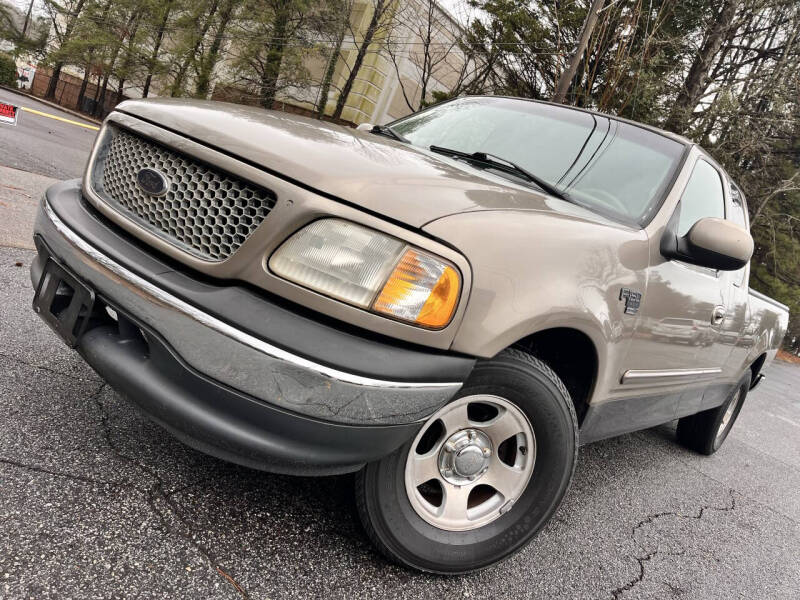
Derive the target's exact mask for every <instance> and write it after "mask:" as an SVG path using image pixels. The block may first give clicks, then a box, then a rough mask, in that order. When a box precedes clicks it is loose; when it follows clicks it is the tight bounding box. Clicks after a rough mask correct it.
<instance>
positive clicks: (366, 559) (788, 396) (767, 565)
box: [0, 109, 800, 600]
mask: <svg viewBox="0 0 800 600" xmlns="http://www.w3.org/2000/svg"><path fill="white" fill-rule="evenodd" d="M48 110H49V109H48ZM23 116H24V115H23ZM74 129H75V130H77V131H67V133H66V134H65V135H66V136H67V139H66V144H67V145H69V144H70V139H71V137H70V136H74V137H75V139H76V142H75V143H76V144H77V141H79V140H83V139H84V137H83V136H84V133H83V130H81V129H80V128H78V127H74ZM3 135H5V130H0V139H3V138H2V136H3ZM19 143H20V144H23V143H24V141H20V142H19ZM47 148H49V149H47ZM53 148H54V147H53V146H48V147H46V148H45V149H41V150H40V151H41V152H42V154H41V155H40V156H39V157H37V158H36V159H35V160H32V161H31V162H30V164H27V163H24V164H19V165H18V166H21V167H23V168H25V169H27V170H32V171H35V170H36V169H37V168H39V166H41V165H43V164H44V165H45V166H48V165H49V166H52V165H55V163H56V158H55V157H54V154H56V153H57V150H54V149H53ZM45 157H50V158H45ZM0 164H7V162H6V160H5V157H3V158H0ZM48 168H49V167H48ZM54 168H55V167H54ZM43 170H44V169H40V170H39V173H40V174H41V172H42V171H43ZM9 172H11V171H10V170H8V169H6V170H0V183H3V181H4V180H5V179H4V174H5V177H7V173H9ZM14 173H15V176H16V177H17V179H15V183H14V187H17V188H19V189H21V190H29V191H32V190H34V188H36V187H37V186H40V185H41V184H42V183H43V182H44V181H43V180H39V179H36V177H35V176H31V177H29V178H28V177H26V176H25V174H24V173H22V172H20V171H16V172H14ZM69 176H74V175H69ZM25 193H28V192H25ZM11 219H13V220H14V223H13V224H12V227H13V228H17V229H19V230H20V231H27V230H29V229H30V227H31V224H30V222H24V221H25V220H26V219H29V212H27V211H25V210H21V211H17V212H12V211H10V210H9V207H8V206H5V207H4V206H3V205H2V203H0V223H4V222H8V221H9V220H11ZM0 246H2V240H0ZM33 256H34V253H33V252H32V251H30V250H27V249H24V248H18V247H0V361H2V365H3V368H2V369H0V415H2V418H1V419H0V599H9V600H10V599H14V600H16V599H18V598H36V599H43V598H59V599H64V598H81V599H88V598H159V599H161V598H231V599H233V598H245V597H246V598H295V597H296V598H306V597H326V598H328V597H330V598H442V597H445V598H520V597H525V598H548V599H549V598H570V599H573V598H586V599H602V598H609V599H611V598H613V599H617V598H654V599H655V598H659V599H660V598H692V599H697V598H702V599H706V598H720V599H723V598H724V599H728V598H759V599H760V598H769V599H783V598H786V599H790V598H791V599H795V598H797V597H798V596H799V595H800V502H798V493H799V492H800V393H798V389H800V366H796V365H789V364H787V363H775V364H774V365H773V366H772V367H771V368H770V369H769V371H768V373H767V374H768V378H767V379H766V381H765V382H764V383H763V385H762V386H761V387H760V388H759V389H758V390H756V391H755V392H754V393H752V394H751V395H750V396H749V397H748V400H747V402H746V403H745V405H744V408H743V410H742V413H741V416H740V418H739V421H738V422H737V424H736V426H735V427H734V429H733V431H732V433H731V436H730V437H729V438H728V440H727V442H726V444H725V446H724V447H723V448H722V449H721V450H720V451H719V452H718V453H717V454H715V455H714V456H712V457H703V456H699V455H696V454H693V453H691V452H689V451H687V450H685V449H683V448H681V447H679V446H678V445H677V444H675V442H674V424H671V425H666V426H662V427H658V428H655V429H651V430H648V431H644V432H639V433H636V434H633V435H627V436H622V437H619V438H616V439H612V440H607V441H603V442H598V443H595V444H592V445H589V446H586V447H583V448H582V449H581V451H580V457H579V461H578V468H577V470H576V473H575V479H574V481H573V484H572V487H571V489H570V491H569V492H568V494H567V496H566V499H565V501H564V503H563V504H562V506H561V508H560V509H559V510H558V512H557V513H556V515H555V517H554V519H553V520H552V521H551V522H550V523H549V524H548V525H547V526H546V527H545V528H544V530H543V531H542V532H541V533H540V535H539V536H538V537H537V538H536V540H534V543H533V544H532V545H530V546H529V547H528V548H526V549H525V550H523V551H522V552H521V553H519V554H517V555H516V556H515V557H514V558H512V559H511V560H509V561H507V562H506V563H503V564H501V565H499V566H497V567H494V568H491V569H488V570H486V571H483V572H481V573H478V574H475V575H471V576H467V577H459V578H447V577H439V576H430V575H424V574H419V573H414V572H411V571H408V570H406V569H403V568H401V567H398V566H395V565H393V564H390V563H388V562H387V561H386V560H384V559H383V558H382V557H380V556H379V555H378V554H376V553H375V552H374V551H373V549H372V547H371V546H370V544H369V541H368V540H367V538H366V536H365V535H364V533H363V531H362V530H361V527H360V525H359V523H358V519H357V517H356V516H355V512H354V507H353V503H352V486H353V481H352V477H347V476H345V477H331V478H318V479H306V478H295V477H286V476H277V475H271V474H267V473H261V472H256V471H252V470H248V469H245V468H242V467H237V466H235V465H231V464H228V463H225V462H222V461H219V460H216V459H213V458H210V457H207V456H205V455H203V454H200V453H198V452H196V451H194V450H191V449H189V448H187V447H186V446H184V445H182V444H181V443H180V442H178V441H176V440H175V439H173V438H172V437H171V436H170V435H169V434H167V433H166V432H164V431H163V430H162V429H160V428H159V427H158V426H156V425H154V424H153V423H151V422H150V421H149V420H147V419H146V418H145V417H143V416H142V415H141V414H140V413H138V412H137V411H136V410H135V409H134V408H133V407H132V406H131V405H130V404H129V403H127V402H126V401H125V400H123V399H122V398H120V397H119V396H118V395H117V394H116V393H114V391H113V390H111V389H110V388H109V387H108V386H107V385H104V384H103V382H102V381H101V380H99V379H98V377H97V376H96V375H95V374H94V373H93V372H92V371H91V369H90V368H89V367H88V366H87V365H86V364H85V363H84V362H83V360H82V359H81V358H80V357H79V356H78V355H77V354H76V353H74V352H72V351H70V350H68V349H67V348H66V347H65V346H64V345H63V344H61V342H60V341H59V340H58V339H57V338H56V337H55V335H54V334H52V333H51V332H50V330H49V329H48V328H47V327H46V326H45V325H44V324H43V323H42V322H41V321H39V319H38V318H36V317H35V316H34V314H33V312H32V310H31V309H30V302H31V299H32V296H33V290H32V289H31V284H30V281H29V278H28V266H29V265H30V262H31V260H32V258H33Z"/></svg>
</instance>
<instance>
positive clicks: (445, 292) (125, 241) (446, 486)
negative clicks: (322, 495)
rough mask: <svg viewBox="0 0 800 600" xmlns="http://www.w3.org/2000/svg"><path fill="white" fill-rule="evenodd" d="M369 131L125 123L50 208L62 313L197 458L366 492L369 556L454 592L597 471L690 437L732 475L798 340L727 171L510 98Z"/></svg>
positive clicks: (45, 242) (55, 288)
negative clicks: (754, 409) (665, 428)
mask: <svg viewBox="0 0 800 600" xmlns="http://www.w3.org/2000/svg"><path fill="white" fill-rule="evenodd" d="M360 129H361V130H359V131H354V130H350V129H347V128H344V127H340V126H335V125H330V124H326V123H322V122H319V121H314V120H310V119H303V118H298V117H293V116H289V115H286V114H282V113H275V112H268V111H263V110H259V109H255V108H247V107H243V106H234V105H226V104H216V103H209V102H187V101H183V100H181V101H174V100H156V101H129V102H124V103H122V104H121V105H119V107H118V108H117V110H116V111H115V112H113V113H112V114H111V115H110V116H109V117H108V119H107V120H106V122H105V124H104V126H103V128H102V130H101V132H100V133H99V135H98V138H97V141H96V143H95V146H94V149H93V151H92V154H91V157H90V160H89V164H88V166H87V169H86V175H85V177H84V179H83V180H82V181H67V182H64V183H60V184H57V185H55V186H53V187H52V188H50V189H49V190H48V191H47V194H46V197H45V198H44V200H43V202H42V205H41V210H40V212H39V215H38V220H37V223H36V229H35V242H36V247H37V248H38V258H37V259H36V260H35V262H34V264H33V266H32V269H31V276H32V280H33V283H34V287H35V289H36V295H35V298H34V302H33V306H34V309H35V310H36V311H37V312H38V313H39V314H40V315H41V317H42V318H43V319H44V320H45V321H46V322H47V323H48V324H49V325H50V326H51V327H52V328H53V329H54V330H55V331H56V332H57V333H59V335H60V336H61V337H62V338H63V339H64V340H65V341H66V342H67V343H68V344H70V345H71V346H73V347H74V348H76V349H77V350H78V351H79V352H80V353H81V354H82V356H83V357H84V358H85V359H86V361H87V362H88V363H89V364H90V365H91V366H92V367H93V368H94V369H95V370H96V371H97V372H98V373H99V374H100V375H101V376H102V377H103V378H105V380H106V381H108V382H109V383H110V384H111V385H112V386H113V387H114V388H115V389H117V390H118V391H119V392H120V393H121V394H122V395H124V396H126V397H127V398H129V399H130V401H132V402H133V403H135V404H136V405H138V406H139V407H140V408H141V409H142V410H143V411H144V412H145V413H147V414H148V415H149V416H150V417H151V418H152V419H154V420H155V421H156V422H158V423H160V424H161V425H163V426H164V427H165V428H167V429H168V430H169V431H171V432H172V433H174V434H175V435H176V436H177V437H179V438H180V439H182V440H184V441H185V442H186V443H187V444H189V445H191V446H194V447H195V448H198V449H200V450H202V451H204V452H208V453H210V454H212V455H215V456H218V457H222V458H225V459H228V460H231V461H234V462H237V463H240V464H243V465H247V466H250V467H254V468H258V469H265V470H268V471H274V472H279V473H293V474H304V475H309V474H333V473H345V472H355V473H356V478H355V481H356V486H355V487H356V490H355V492H356V503H357V506H358V510H359V512H360V515H361V518H362V520H363V523H364V526H365V528H366V531H367V533H368V534H369V536H370V538H371V539H372V540H373V541H374V542H375V544H376V545H377V546H378V547H379V548H380V549H381V550H382V551H383V552H384V553H386V554H387V555H388V556H390V557H391V558H393V559H395V560H398V561H400V562H401V563H403V564H406V565H409V566H411V567H414V568H417V569H422V570H426V571H434V572H439V573H464V572H468V571H473V570H477V569H481V568H484V567H486V566H488V565H491V564H493V563H495V562H497V561H499V560H502V559H503V558H506V557H508V556H509V555H511V554H512V553H514V552H516V551H518V550H519V549H520V548H522V547H523V546H524V545H525V544H526V543H527V542H529V541H530V540H531V539H532V538H533V536H534V535H535V534H536V532H537V531H538V530H539V529H540V528H541V527H542V526H543V524H544V523H545V522H546V521H547V520H548V519H549V518H550V517H551V516H552V514H553V512H554V511H555V510H556V508H557V507H558V505H559V503H560V501H561V499H562V498H563V496H564V493H565V492H566V490H567V487H568V485H569V482H570V478H571V477H572V473H573V469H574V467H575V461H576V459H577V455H578V445H579V443H587V442H591V441H593V440H598V439H601V438H605V437H609V436H614V435H618V434H622V433H625V432H630V431H634V430H637V429H642V428H646V427H651V426H654V425H658V424H660V423H665V422H669V421H672V420H675V419H679V421H678V429H677V439H678V441H679V442H680V443H682V444H684V445H685V446H687V447H689V448H691V449H694V450H696V451H699V452H702V453H706V454H710V453H712V452H714V451H716V450H717V449H718V448H719V447H720V445H721V444H722V442H723V441H724V440H725V437H726V436H727V435H728V432H729V431H730V429H731V426H732V425H733V423H734V421H735V420H736V417H737V415H738V413H739V410H740V409H741V407H742V403H743V402H744V399H745V396H746V395H747V392H748V390H750V389H752V387H753V386H754V385H756V384H757V383H758V381H759V380H760V379H761V378H762V377H763V373H762V372H763V370H764V368H765V366H766V365H767V364H768V363H769V361H771V360H772V359H773V357H774V356H775V353H776V350H777V349H778V347H779V345H780V343H781V340H782V338H783V336H784V332H785V331H786V327H787V320H788V312H787V309H786V307H784V306H782V305H780V304H778V303H776V302H774V301H772V300H769V299H768V298H765V297H762V296H760V295H757V294H754V293H752V292H749V291H748V262H749V259H750V257H751V254H752V252H753V241H752V238H751V237H750V234H749V233H748V216H747V208H746V205H745V199H744V197H743V195H742V193H741V191H740V190H739V189H738V188H737V187H736V185H735V183H733V182H732V181H731V180H730V178H729V177H728V176H727V174H726V173H725V172H724V171H723V170H722V169H721V168H720V166H719V165H718V164H716V163H715V162H714V160H713V159H712V158H710V157H709V156H708V154H706V153H705V152H704V151H703V150H702V149H701V148H699V147H698V146H697V145H695V144H692V143H691V142H689V141H688V140H686V139H684V138H681V137H677V136H675V135H672V134H669V133H666V132H664V131H660V130H657V129H654V128H651V127H646V126H642V125H640V124H637V123H633V122H629V121H624V120H621V119H616V118H613V117H609V116H608V115H603V114H598V113H593V112H589V111H585V110H577V109H572V108H567V107H563V106H555V105H551V104H547V103H541V102H532V101H527V100H521V99H514V98H501V97H474V98H462V99H458V100H454V101H451V102H447V103H443V104H440V105H437V106H435V107H432V108H430V109H428V110H425V111H423V112H420V113H417V114H415V115H412V116H409V117H407V118H404V119H401V120H399V121H397V122H395V123H392V124H390V125H388V126H382V127H371V128H364V127H361V128H360ZM365 129H366V130H365Z"/></svg>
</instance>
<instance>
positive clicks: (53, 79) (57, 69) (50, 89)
mask: <svg viewBox="0 0 800 600" xmlns="http://www.w3.org/2000/svg"><path fill="white" fill-rule="evenodd" d="M85 1H86V0H78V3H77V4H76V5H75V10H74V11H73V13H72V16H71V18H70V19H69V21H67V26H66V28H65V29H64V37H63V38H61V44H60V46H63V45H64V43H65V42H68V41H69V38H70V36H72V30H73V29H74V28H75V23H77V22H78V16H79V15H80V14H81V11H82V10H83V5H84V3H85ZM63 68H64V63H63V62H61V61H59V62H57V63H56V64H55V65H53V73H52V74H51V75H50V81H49V82H48V83H47V92H45V94H44V97H45V98H46V99H48V100H55V98H56V88H57V87H58V79H59V77H61V69H63Z"/></svg>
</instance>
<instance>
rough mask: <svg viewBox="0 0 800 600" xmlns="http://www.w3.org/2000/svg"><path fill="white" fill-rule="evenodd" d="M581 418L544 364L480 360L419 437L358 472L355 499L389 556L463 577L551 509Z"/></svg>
mask: <svg viewBox="0 0 800 600" xmlns="http://www.w3.org/2000/svg"><path fill="white" fill-rule="evenodd" d="M577 431H578V429H577V418H576V416H575V410H574V407H573V404H572V401H571V399H570V396H569V393H568V392H567V390H566V388H565V387H564V384H563V383H562V382H561V380H560V379H559V378H558V377H557V376H556V374H555V373H553V371H552V370H551V369H550V368H549V367H547V366H546V365H545V364H544V363H542V362H541V361H539V360H537V359H535V358H533V357H531V356H529V355H527V354H525V353H523V352H520V351H518V350H505V351H503V352H502V353H500V354H499V355H498V356H497V357H495V358H493V359H491V360H486V361H481V362H479V363H478V364H477V365H476V367H475V369H474V371H473V373H472V375H471V376H470V379H469V381H467V383H466V384H465V385H464V387H463V388H462V390H461V392H460V393H459V396H458V397H457V398H456V399H454V400H453V401H452V402H450V403H449V404H447V405H445V406H444V407H442V408H441V409H440V410H439V411H438V412H436V413H435V414H434V415H433V416H432V417H431V418H430V419H428V421H427V422H426V423H425V425H424V426H423V427H422V428H421V429H420V431H419V433H418V434H417V436H416V437H415V438H414V439H413V440H412V441H411V442H409V443H407V444H405V445H404V446H402V447H401V448H399V449H398V450H396V451H395V452H394V453H392V454H390V455H389V456H387V457H385V458H383V459H382V460H380V461H377V462H374V463H371V464H369V465H367V466H366V467H365V468H364V469H363V470H362V471H361V472H360V473H359V474H358V476H357V477H356V504H357V506H358V511H359V515H360V517H361V520H362V522H363V524H364V527H365V529H366V531H367V534H368V535H369V537H370V538H371V539H372V541H373V542H374V543H375V544H376V545H377V546H378V548H379V549H380V550H382V551H383V553H384V554H386V555H387V556H389V557H390V558H391V559H393V560H396V561H398V562H400V563H403V564H405V565H408V566H410V567H413V568H416V569H420V570H423V571H431V572H436V573H445V574H459V573H467V572H470V571H476V570H479V569H483V568H485V567H488V566H490V565H492V564H494V563H496V562H499V561H501V560H503V559H505V558H507V557H508V556H510V555H511V554H513V553H514V552H516V551H518V550H520V549H521V548H522V547H523V546H524V545H525V544H526V543H528V542H529V541H530V540H531V539H532V538H533V537H534V535H536V533H537V532H538V531H539V529H541V527H542V526H543V525H544V524H545V523H546V522H547V520H548V519H549V518H550V517H551V516H552V514H553V513H554V512H555V510H556V508H557V507H558V505H559V504H560V502H561V499H562V498H563V496H564V493H565V492H566V490H567V487H568V485H569V482H570V479H571V477H572V472H573V470H574V468H575V460H576V457H577Z"/></svg>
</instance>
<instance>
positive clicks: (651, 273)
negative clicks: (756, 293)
mask: <svg viewBox="0 0 800 600" xmlns="http://www.w3.org/2000/svg"><path fill="white" fill-rule="evenodd" d="M675 210H676V211H679V216H678V219H679V221H678V223H679V225H678V235H681V236H682V235H685V234H686V233H687V232H688V231H689V229H691V227H692V225H694V224H695V223H696V222H697V221H698V220H699V219H701V218H704V217H717V218H724V217H725V194H724V188H723V178H722V175H721V173H720V171H719V170H718V169H717V168H716V167H715V166H714V165H712V164H711V162H710V161H709V160H706V159H705V158H704V157H702V156H701V157H698V158H697V159H696V160H695V163H694V165H693V168H692V174H691V176H690V178H689V180H688V182H687V184H686V187H685V188H684V190H683V192H682V195H681V199H680V202H679V203H678V205H677V207H676V208H675ZM650 244H651V246H653V247H652V249H651V257H657V258H653V259H652V264H651V265H650V267H648V277H647V289H646V293H645V296H644V299H643V301H642V304H641V309H640V315H641V317H640V320H639V323H638V326H637V329H636V334H635V337H634V339H633V340H632V342H631V344H630V347H629V352H628V355H627V358H626V361H625V371H624V373H623V374H622V377H621V381H622V388H623V389H625V390H626V391H627V390H630V391H634V390H635V391H637V392H638V394H640V395H642V396H648V397H652V399H653V402H652V403H651V404H650V405H651V406H653V407H658V411H659V412H658V414H657V415H653V420H654V422H655V421H659V420H660V421H659V422H664V421H668V420H670V419H672V418H676V417H678V416H681V414H691V413H692V412H694V411H695V408H697V407H699V406H700V403H701V401H702V396H703V391H704V389H705V387H706V386H707V385H708V383H709V382H710V381H711V380H713V379H714V378H715V377H719V375H720V373H721V368H722V366H723V365H724V364H725V360H726V358H727V353H728V352H729V350H730V348H729V347H727V346H726V345H724V344H723V343H721V341H720V339H719V333H720V325H721V323H722V320H724V317H723V319H722V320H720V318H719V315H720V311H721V307H723V306H724V305H725V300H726V295H725V293H724V292H725V283H726V280H724V279H723V278H722V276H721V275H720V273H719V272H717V271H716V270H714V269H708V268H704V267H699V266H695V265H690V264H688V263H684V262H681V261H678V260H670V259H666V258H664V257H663V256H662V255H661V254H660V252H659V250H658V247H659V246H660V239H652V240H650ZM657 400H658V401H657Z"/></svg>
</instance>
